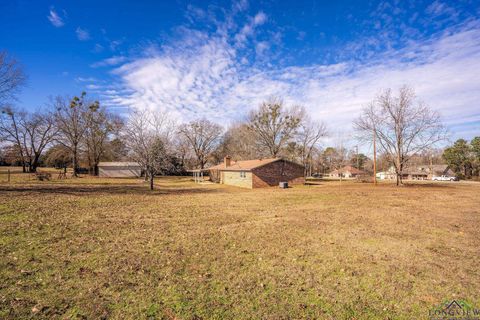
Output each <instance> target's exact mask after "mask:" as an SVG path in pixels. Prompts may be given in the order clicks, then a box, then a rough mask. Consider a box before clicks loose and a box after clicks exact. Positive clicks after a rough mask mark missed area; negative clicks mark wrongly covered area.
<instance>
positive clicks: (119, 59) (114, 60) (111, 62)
mask: <svg viewBox="0 0 480 320" xmlns="http://www.w3.org/2000/svg"><path fill="white" fill-rule="evenodd" d="M126 60H127V58H126V57H124V56H113V57H110V58H107V59H104V60H102V61H99V62H95V63H93V64H91V65H90V66H91V67H92V68H98V67H107V66H116V65H119V64H121V63H123V62H125V61H126Z"/></svg>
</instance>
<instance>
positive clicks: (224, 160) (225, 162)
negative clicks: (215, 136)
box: [223, 156, 231, 168]
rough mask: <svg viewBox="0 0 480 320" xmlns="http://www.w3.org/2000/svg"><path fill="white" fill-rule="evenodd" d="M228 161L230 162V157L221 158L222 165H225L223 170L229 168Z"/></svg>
mask: <svg viewBox="0 0 480 320" xmlns="http://www.w3.org/2000/svg"><path fill="white" fill-rule="evenodd" d="M230 160H231V158H230V156H226V157H225V158H223V163H224V164H225V168H228V167H230V164H231V163H230Z"/></svg>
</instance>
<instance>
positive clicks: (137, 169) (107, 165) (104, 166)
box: [98, 162, 142, 178]
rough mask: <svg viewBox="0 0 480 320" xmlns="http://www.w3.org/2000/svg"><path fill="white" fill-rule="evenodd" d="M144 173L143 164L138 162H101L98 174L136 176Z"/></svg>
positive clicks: (105, 175) (115, 176) (116, 176)
mask: <svg viewBox="0 0 480 320" xmlns="http://www.w3.org/2000/svg"><path fill="white" fill-rule="evenodd" d="M141 174H142V166H141V165H140V164H139V163H136V162H100V163H99V164H98V175H99V176H100V177H109V178H135V177H140V175H141Z"/></svg>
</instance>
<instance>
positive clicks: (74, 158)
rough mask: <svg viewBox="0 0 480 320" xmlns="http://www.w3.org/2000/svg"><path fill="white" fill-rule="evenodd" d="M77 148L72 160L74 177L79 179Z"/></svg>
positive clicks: (74, 150)
mask: <svg viewBox="0 0 480 320" xmlns="http://www.w3.org/2000/svg"><path fill="white" fill-rule="evenodd" d="M77 161H78V159H77V148H76V147H75V148H74V149H73V158H72V166H73V176H74V177H78V175H77V167H78V164H77Z"/></svg>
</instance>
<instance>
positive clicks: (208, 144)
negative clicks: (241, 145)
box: [179, 119, 223, 169]
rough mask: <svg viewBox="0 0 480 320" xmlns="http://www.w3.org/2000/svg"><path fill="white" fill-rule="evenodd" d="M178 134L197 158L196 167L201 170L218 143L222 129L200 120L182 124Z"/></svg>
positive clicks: (207, 121) (205, 120)
mask: <svg viewBox="0 0 480 320" xmlns="http://www.w3.org/2000/svg"><path fill="white" fill-rule="evenodd" d="M179 133H180V135H181V136H182V137H183V138H184V139H186V141H187V142H188V143H189V145H190V147H191V148H192V149H193V152H194V153H195V156H196V158H197V165H198V166H199V167H200V169H203V168H204V167H205V164H206V163H207V161H208V158H209V156H210V155H211V153H212V152H213V151H214V150H215V148H216V147H217V145H218V144H219V142H220V137H221V135H222V133H223V128H222V127H221V126H220V125H218V124H216V123H213V122H211V121H209V120H207V119H200V120H194V121H191V122H190V123H187V124H183V125H182V126H180V128H179Z"/></svg>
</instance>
